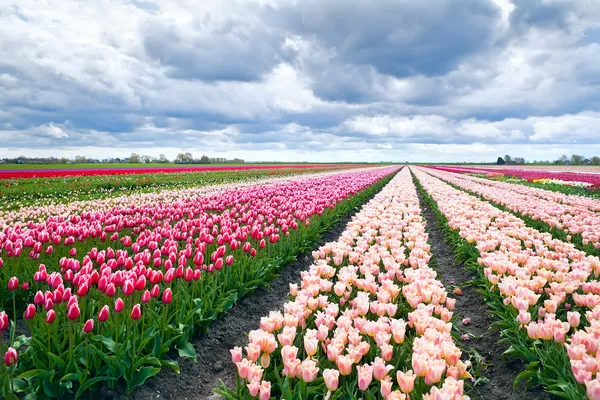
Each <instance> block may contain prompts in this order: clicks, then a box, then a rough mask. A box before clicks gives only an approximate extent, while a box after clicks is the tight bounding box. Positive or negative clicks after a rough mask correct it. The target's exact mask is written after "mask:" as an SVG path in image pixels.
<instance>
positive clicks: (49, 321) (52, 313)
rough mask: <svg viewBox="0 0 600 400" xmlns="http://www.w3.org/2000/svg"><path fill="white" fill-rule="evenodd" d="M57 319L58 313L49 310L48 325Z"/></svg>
mask: <svg viewBox="0 0 600 400" xmlns="http://www.w3.org/2000/svg"><path fill="white" fill-rule="evenodd" d="M55 319H56V312H55V311H54V310H48V312H47V313H46V323H47V324H51V323H53V322H54V320H55Z"/></svg>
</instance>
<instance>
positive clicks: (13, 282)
mask: <svg viewBox="0 0 600 400" xmlns="http://www.w3.org/2000/svg"><path fill="white" fill-rule="evenodd" d="M18 288H19V279H18V278H17V277H16V276H13V277H12V278H10V279H9V280H8V290H17V289H18Z"/></svg>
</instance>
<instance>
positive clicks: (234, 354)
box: [229, 347, 243, 364]
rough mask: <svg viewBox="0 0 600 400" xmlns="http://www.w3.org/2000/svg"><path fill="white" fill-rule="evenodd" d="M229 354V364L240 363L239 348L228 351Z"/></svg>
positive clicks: (240, 354)
mask: <svg viewBox="0 0 600 400" xmlns="http://www.w3.org/2000/svg"><path fill="white" fill-rule="evenodd" d="M229 352H230V353H231V362H232V363H234V364H236V363H238V362H240V361H242V357H243V354H242V348H241V347H234V348H233V349H231V350H229Z"/></svg>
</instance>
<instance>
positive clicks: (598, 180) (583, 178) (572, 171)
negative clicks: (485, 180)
mask: <svg viewBox="0 0 600 400" xmlns="http://www.w3.org/2000/svg"><path fill="white" fill-rule="evenodd" d="M431 168H435V169H438V170H441V171H449V172H457V173H462V174H465V173H467V174H487V175H492V174H493V175H507V176H516V177H519V178H521V179H525V180H527V181H529V182H532V181H534V180H537V179H557V180H561V181H566V182H585V183H588V184H590V185H593V186H594V187H595V188H598V187H600V174H598V173H596V172H595V171H593V170H592V171H590V169H589V168H586V167H567V168H568V169H569V170H568V171H559V170H557V169H558V168H559V167H554V166H553V167H547V169H545V170H544V169H530V168H514V167H513V168H489V167H486V168H464V167H442V166H432V167H431Z"/></svg>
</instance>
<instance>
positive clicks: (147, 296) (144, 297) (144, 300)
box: [142, 290, 150, 303]
mask: <svg viewBox="0 0 600 400" xmlns="http://www.w3.org/2000/svg"><path fill="white" fill-rule="evenodd" d="M149 301H150V291H149V290H146V291H144V294H142V303H147V302H149Z"/></svg>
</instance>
